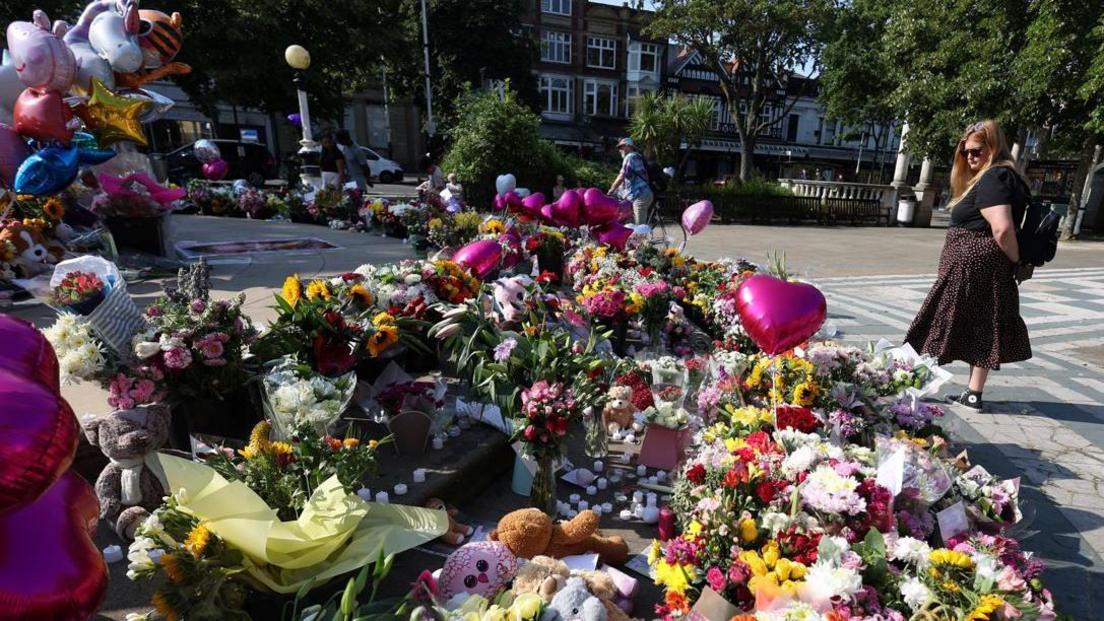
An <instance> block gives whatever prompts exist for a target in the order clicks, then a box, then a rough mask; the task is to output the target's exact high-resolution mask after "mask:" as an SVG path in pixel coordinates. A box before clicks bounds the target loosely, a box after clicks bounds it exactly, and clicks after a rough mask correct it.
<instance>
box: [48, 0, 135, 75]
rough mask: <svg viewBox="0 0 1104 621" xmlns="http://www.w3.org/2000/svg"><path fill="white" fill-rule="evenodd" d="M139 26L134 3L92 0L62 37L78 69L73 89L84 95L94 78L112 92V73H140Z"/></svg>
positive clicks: (120, 0) (119, 0) (133, 0)
mask: <svg viewBox="0 0 1104 621" xmlns="http://www.w3.org/2000/svg"><path fill="white" fill-rule="evenodd" d="M140 25H141V20H140V18H139V16H138V1H137V0H96V1H95V2H92V3H91V4H89V5H88V6H87V7H85V9H84V12H83V13H81V16H80V19H79V20H78V21H77V24H76V26H74V27H73V29H72V30H70V31H69V32H68V33H66V35H65V42H66V43H67V44H68V45H69V49H71V50H72V51H73V55H74V56H75V57H76V59H77V64H78V66H79V70H78V73H77V80H76V85H77V86H78V87H80V88H81V89H83V90H84V91H85V92H87V91H89V90H90V88H91V85H92V78H93V77H96V78H99V79H100V81H101V82H103V83H104V86H107V87H108V88H109V89H112V90H114V88H115V73H124V74H125V73H133V72H135V71H138V70H139V69H141V68H142V62H143V55H142V48H141V46H140V45H139V44H138V31H139V28H140Z"/></svg>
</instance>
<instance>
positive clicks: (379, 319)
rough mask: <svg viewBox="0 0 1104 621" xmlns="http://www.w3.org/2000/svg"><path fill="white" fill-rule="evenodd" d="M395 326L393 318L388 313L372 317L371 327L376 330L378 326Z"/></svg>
mask: <svg viewBox="0 0 1104 621" xmlns="http://www.w3.org/2000/svg"><path fill="white" fill-rule="evenodd" d="M394 324H395V318H394V317H392V316H391V314H390V313H378V314H376V316H375V317H372V325H373V326H376V327H377V328H378V327H380V326H391V325H394Z"/></svg>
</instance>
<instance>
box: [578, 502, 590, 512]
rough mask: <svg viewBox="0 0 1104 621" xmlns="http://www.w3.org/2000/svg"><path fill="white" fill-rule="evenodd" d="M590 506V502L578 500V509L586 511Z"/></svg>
mask: <svg viewBox="0 0 1104 621" xmlns="http://www.w3.org/2000/svg"><path fill="white" fill-rule="evenodd" d="M589 508H590V503H589V502H587V501H585V500H580V501H579V511H586V510H587V509H589Z"/></svg>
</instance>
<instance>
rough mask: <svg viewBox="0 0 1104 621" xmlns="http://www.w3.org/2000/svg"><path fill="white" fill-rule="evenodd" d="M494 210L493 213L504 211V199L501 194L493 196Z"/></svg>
mask: <svg viewBox="0 0 1104 621" xmlns="http://www.w3.org/2000/svg"><path fill="white" fill-rule="evenodd" d="M494 209H495V211H502V210H504V209H506V197H505V196H503V195H501V194H495V197H494Z"/></svg>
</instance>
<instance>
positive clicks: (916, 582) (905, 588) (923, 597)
mask: <svg viewBox="0 0 1104 621" xmlns="http://www.w3.org/2000/svg"><path fill="white" fill-rule="evenodd" d="M900 589H901V596H902V597H904V598H905V603H906V604H908V607H909V608H912V610H913V611H917V610H920V609H921V608H923V607H924V604H926V603H927V602H928V600H929V599H931V591H930V590H928V587H926V586H924V583H923V582H921V581H920V579H919V578H916V577H912V578H908V579H906V580H902V581H901V583H900Z"/></svg>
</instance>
